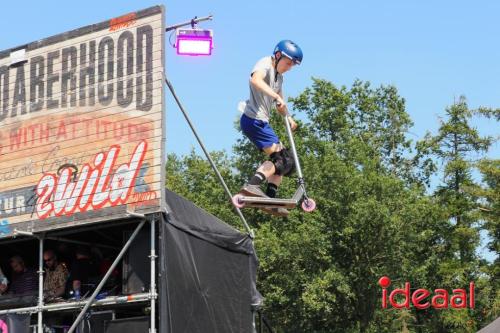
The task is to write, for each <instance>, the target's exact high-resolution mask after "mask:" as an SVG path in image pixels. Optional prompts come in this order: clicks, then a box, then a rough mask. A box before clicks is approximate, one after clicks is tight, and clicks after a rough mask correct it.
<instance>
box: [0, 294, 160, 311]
mask: <svg viewBox="0 0 500 333" xmlns="http://www.w3.org/2000/svg"><path fill="white" fill-rule="evenodd" d="M150 299H151V294H150V293H149V292H147V293H139V294H133V295H126V296H108V297H106V298H103V299H100V300H97V301H95V302H93V303H92V306H111V305H117V304H126V303H127V304H130V303H139V302H140V303H145V304H146V303H149V300H150ZM86 303H87V301H68V302H62V303H52V304H48V305H44V306H43V307H42V310H43V311H49V312H50V311H61V310H72V309H81V308H82V306H84V305H85V304H86ZM38 309H39V307H38V306H29V307H25V308H15V309H7V310H0V315H5V314H9V313H17V314H26V313H27V314H32V313H35V312H37V310H38Z"/></svg>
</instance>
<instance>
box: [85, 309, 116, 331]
mask: <svg viewBox="0 0 500 333" xmlns="http://www.w3.org/2000/svg"><path fill="white" fill-rule="evenodd" d="M113 318H114V314H113V311H93V312H91V314H90V317H87V318H84V319H83V320H82V322H81V323H80V325H79V332H80V333H105V329H106V328H105V324H106V322H109V321H112V319H113Z"/></svg>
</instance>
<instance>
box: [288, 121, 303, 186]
mask: <svg viewBox="0 0 500 333" xmlns="http://www.w3.org/2000/svg"><path fill="white" fill-rule="evenodd" d="M285 127H286V133H287V134H288V139H289V140H290V148H291V149H292V154H293V160H294V161H295V168H296V169H297V176H299V178H300V179H302V178H303V177H302V169H301V168H300V161H299V157H298V155H297V149H296V148H295V141H294V140H293V134H292V128H291V127H290V122H289V121H288V116H285Z"/></svg>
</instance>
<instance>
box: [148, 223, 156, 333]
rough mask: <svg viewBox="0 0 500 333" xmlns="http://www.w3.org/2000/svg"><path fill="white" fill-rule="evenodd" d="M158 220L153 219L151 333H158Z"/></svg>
mask: <svg viewBox="0 0 500 333" xmlns="http://www.w3.org/2000/svg"><path fill="white" fill-rule="evenodd" d="M155 224H156V218H155V217H153V218H152V219H151V254H150V260H151V282H150V287H149V288H150V291H149V292H150V297H151V324H150V325H151V330H150V333H156V297H157V294H156V243H155V237H156V230H155Z"/></svg>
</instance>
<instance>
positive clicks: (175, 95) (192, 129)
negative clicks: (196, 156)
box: [165, 76, 255, 239]
mask: <svg viewBox="0 0 500 333" xmlns="http://www.w3.org/2000/svg"><path fill="white" fill-rule="evenodd" d="M165 82H166V83H167V86H168V88H169V89H170V92H171V93H172V96H174V99H175V101H176V102H177V105H178V106H179V109H180V110H181V111H182V114H183V115H184V118H186V121H187V123H188V125H189V127H191V131H193V134H194V136H195V137H196V140H198V143H199V145H200V147H201V149H202V150H203V152H204V153H205V156H206V157H207V159H208V162H210V165H211V166H212V169H213V170H214V171H215V174H216V175H217V177H218V178H219V181H220V183H221V184H222V186H223V187H224V190H225V191H226V194H227V196H228V197H229V200H231V198H232V197H233V196H232V195H231V191H229V188H228V187H227V185H226V182H225V181H224V179H223V178H222V175H221V174H220V172H219V170H218V169H217V166H216V165H215V163H214V161H213V160H212V158H211V157H210V154H209V153H208V151H207V149H206V148H205V145H204V144H203V142H202V141H201V139H200V137H199V136H198V132H196V129H195V128H194V125H193V123H192V122H191V119H190V118H189V116H188V114H187V112H186V111H185V110H184V107H183V106H182V104H181V101H180V100H179V98H178V97H177V94H176V93H175V91H174V87H173V86H172V83H170V81H169V80H168V79H167V76H165ZM233 207H234V209H235V210H236V212H237V213H238V215H239V217H240V219H241V221H243V224H244V225H245V228H246V230H247V232H248V235H249V236H250V238H252V239H253V238H254V237H255V235H254V232H253V230H252V229H250V227H249V225H248V223H247V221H246V220H245V217H244V216H243V213H241V210H240V209H239V208H238V207H236V206H234V205H233Z"/></svg>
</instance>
